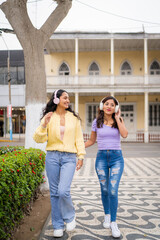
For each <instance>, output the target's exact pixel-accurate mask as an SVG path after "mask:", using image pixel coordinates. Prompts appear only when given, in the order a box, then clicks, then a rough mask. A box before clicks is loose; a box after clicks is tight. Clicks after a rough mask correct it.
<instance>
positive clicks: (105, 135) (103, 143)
mask: <svg viewBox="0 0 160 240" xmlns="http://www.w3.org/2000/svg"><path fill="white" fill-rule="evenodd" d="M92 131H93V132H96V133H97V143H98V149H99V150H121V139H120V133H119V130H118V129H117V128H113V127H109V126H106V125H105V124H103V127H101V128H97V120H96V119H95V120H94V121H93V123H92Z"/></svg>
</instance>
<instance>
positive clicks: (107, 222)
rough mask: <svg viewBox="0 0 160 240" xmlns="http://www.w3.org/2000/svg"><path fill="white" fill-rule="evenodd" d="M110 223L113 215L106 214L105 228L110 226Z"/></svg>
mask: <svg viewBox="0 0 160 240" xmlns="http://www.w3.org/2000/svg"><path fill="white" fill-rule="evenodd" d="M110 225H111V215H110V214H106V215H105V216H104V222H103V227H104V228H110Z"/></svg>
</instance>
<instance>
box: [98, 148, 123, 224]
mask: <svg viewBox="0 0 160 240" xmlns="http://www.w3.org/2000/svg"><path fill="white" fill-rule="evenodd" d="M95 167H96V172H97V175H98V178H99V182H100V186H101V198H102V203H103V208H104V212H105V214H111V222H114V221H116V215H117V208H118V187H119V182H120V179H121V176H122V173H123V168H124V159H123V156H122V151H121V150H99V151H98V153H97V158H96V166H95Z"/></svg>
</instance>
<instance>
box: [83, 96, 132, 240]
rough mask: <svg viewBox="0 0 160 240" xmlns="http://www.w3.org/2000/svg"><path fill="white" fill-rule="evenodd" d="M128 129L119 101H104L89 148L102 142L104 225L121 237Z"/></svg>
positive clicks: (99, 167) (100, 175) (99, 160)
mask: <svg viewBox="0 0 160 240" xmlns="http://www.w3.org/2000/svg"><path fill="white" fill-rule="evenodd" d="M127 135H128V131H127V129H126V127H125V124H124V121H123V119H122V117H121V112H120V109H119V103H118V100H117V99H116V98H114V97H112V96H108V97H105V98H103V99H102V100H101V102H100V107H99V112H98V117H97V119H95V120H94V121H93V123H92V132H91V136H90V139H89V140H88V141H87V142H86V143H85V147H86V148H87V147H89V146H91V145H93V144H94V143H95V142H96V139H97V143H98V153H97V157H96V164H95V167H96V172H97V175H98V178H99V182H100V186H101V198H102V203H103V208H104V212H105V217H104V223H103V226H104V227H105V228H111V230H112V236H113V237H115V238H118V237H120V236H121V233H120V230H119V229H118V226H117V223H116V215H117V207H118V187H119V182H120V179H121V176H122V172H123V168H124V159H123V156H122V151H121V142H120V136H122V137H123V138H126V137H127Z"/></svg>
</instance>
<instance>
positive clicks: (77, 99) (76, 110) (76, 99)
mask: <svg viewBox="0 0 160 240" xmlns="http://www.w3.org/2000/svg"><path fill="white" fill-rule="evenodd" d="M78 105H79V93H78V92H76V93H75V112H76V113H78V110H79V109H78Z"/></svg>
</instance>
